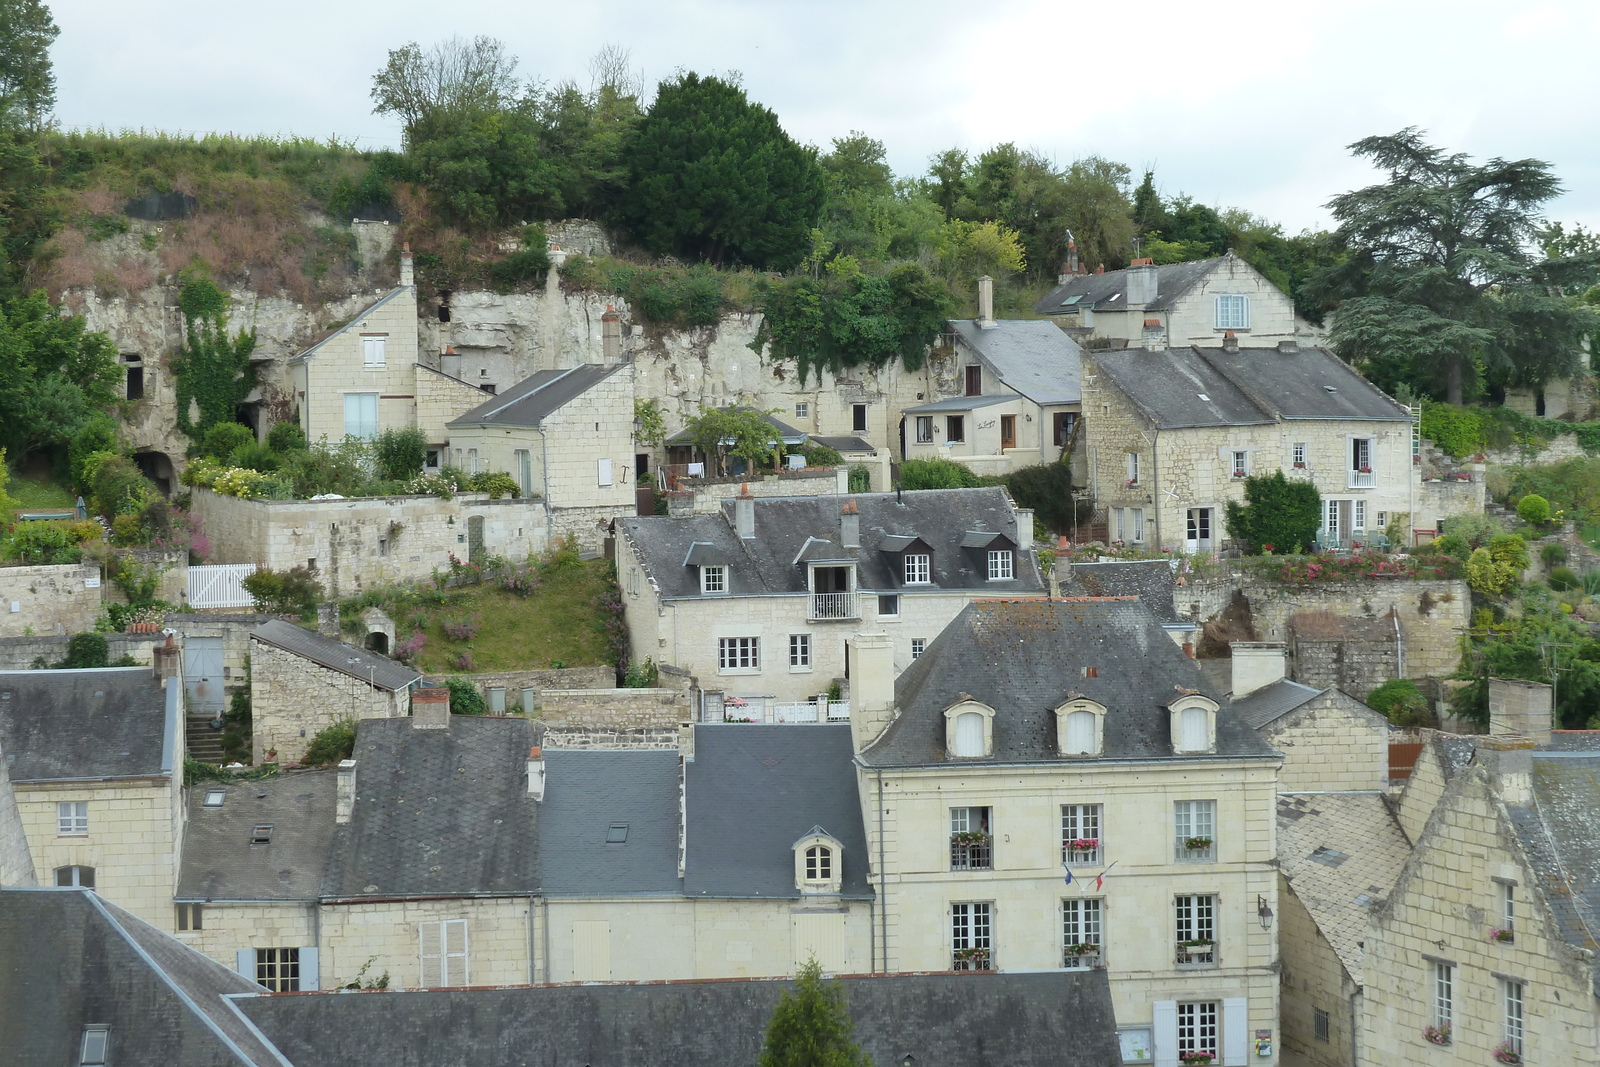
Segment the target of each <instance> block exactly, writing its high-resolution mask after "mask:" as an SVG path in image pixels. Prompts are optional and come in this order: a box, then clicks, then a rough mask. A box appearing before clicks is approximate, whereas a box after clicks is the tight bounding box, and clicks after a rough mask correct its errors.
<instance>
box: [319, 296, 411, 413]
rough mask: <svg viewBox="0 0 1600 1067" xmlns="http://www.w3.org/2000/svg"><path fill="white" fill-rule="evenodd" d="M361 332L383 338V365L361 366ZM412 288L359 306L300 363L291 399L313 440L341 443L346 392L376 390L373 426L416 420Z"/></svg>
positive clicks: (373, 391)
mask: <svg viewBox="0 0 1600 1067" xmlns="http://www.w3.org/2000/svg"><path fill="white" fill-rule="evenodd" d="M364 335H378V336H382V337H383V338H384V340H385V344H384V364H383V366H382V367H367V366H364V365H363V359H364V356H363V344H362V338H363V336H364ZM416 363H417V290H416V287H415V286H405V287H402V288H401V289H400V290H398V291H397V293H396V295H395V296H394V297H393V298H392V299H391V300H389V302H388V303H386V304H384V305H383V306H382V307H379V308H376V309H373V310H363V311H362V312H360V313H358V314H357V315H356V316H355V317H354V319H353V320H352V321H351V322H350V324H349V325H348V326H347V327H345V328H344V329H343V330H342V331H341V332H339V333H337V334H335V335H334V336H332V337H330V338H328V339H327V340H326V341H325V342H323V344H322V346H321V347H319V348H318V349H317V350H316V351H315V352H313V353H312V354H311V355H310V356H308V357H307V358H306V359H305V360H304V361H303V362H302V363H300V364H297V365H296V366H297V367H298V368H299V376H300V380H299V381H297V382H296V383H295V396H294V402H295V404H296V405H297V406H298V407H299V409H300V425H301V427H302V428H303V429H304V430H305V431H306V437H308V438H309V439H310V440H312V441H318V440H321V439H323V438H326V439H328V440H329V441H342V440H343V439H344V436H345V422H344V398H345V394H347V393H376V394H378V429H379V430H388V429H405V428H406V427H409V426H415V425H416V422H417V388H416V386H417V371H416Z"/></svg>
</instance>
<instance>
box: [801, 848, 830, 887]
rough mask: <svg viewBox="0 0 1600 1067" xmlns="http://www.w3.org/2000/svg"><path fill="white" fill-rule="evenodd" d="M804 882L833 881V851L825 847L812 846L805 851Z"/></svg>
mask: <svg viewBox="0 0 1600 1067" xmlns="http://www.w3.org/2000/svg"><path fill="white" fill-rule="evenodd" d="M806 881H808V882H831V881H833V849H831V848H829V847H828V846H827V845H812V846H810V847H809V848H807V849H806Z"/></svg>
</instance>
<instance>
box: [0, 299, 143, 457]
mask: <svg viewBox="0 0 1600 1067" xmlns="http://www.w3.org/2000/svg"><path fill="white" fill-rule="evenodd" d="M122 375H123V372H122V368H121V367H119V366H118V365H117V353H116V349H115V348H114V347H113V346H112V344H111V342H110V341H109V340H108V339H107V338H106V335H105V334H103V333H93V332H91V331H89V330H88V329H87V328H86V327H85V325H84V321H83V319H82V317H81V316H77V315H68V314H63V313H62V312H61V310H60V309H59V308H56V307H54V306H52V305H51V304H50V302H49V301H48V300H47V299H46V298H45V295H44V293H42V292H35V293H32V294H29V295H28V296H25V297H18V298H16V299H13V300H10V301H8V302H6V304H5V305H4V306H3V308H0V448H6V449H9V450H10V452H11V456H12V459H14V460H16V459H21V458H22V457H23V456H24V455H25V454H26V453H28V452H31V451H35V450H39V449H46V448H57V449H63V450H64V449H65V447H66V445H67V443H68V442H69V441H70V440H72V438H73V435H74V434H76V433H77V432H78V431H79V429H80V428H82V427H83V426H84V425H85V424H86V423H88V422H89V421H91V420H92V419H94V418H95V417H96V416H97V415H99V414H100V413H101V412H103V411H104V410H106V409H109V408H115V407H116V405H117V404H118V403H120V400H121V398H120V397H119V396H118V395H117V385H118V383H120V382H121V380H122Z"/></svg>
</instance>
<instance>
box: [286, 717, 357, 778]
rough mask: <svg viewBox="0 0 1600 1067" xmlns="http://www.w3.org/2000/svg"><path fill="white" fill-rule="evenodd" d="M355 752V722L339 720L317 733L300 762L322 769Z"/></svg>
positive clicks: (345, 758) (347, 757) (352, 720)
mask: <svg viewBox="0 0 1600 1067" xmlns="http://www.w3.org/2000/svg"><path fill="white" fill-rule="evenodd" d="M355 750H356V721H355V720H354V719H339V720H337V721H335V722H333V723H332V724H330V725H328V726H325V727H323V728H322V729H321V730H318V731H317V735H316V736H315V737H313V738H312V739H311V743H310V744H309V745H307V746H306V754H305V755H304V756H302V757H300V762H301V763H302V764H304V765H305V766H307V767H323V766H326V765H327V764H330V763H339V762H340V761H342V760H347V759H349V758H350V757H351V755H353V754H354V753H355Z"/></svg>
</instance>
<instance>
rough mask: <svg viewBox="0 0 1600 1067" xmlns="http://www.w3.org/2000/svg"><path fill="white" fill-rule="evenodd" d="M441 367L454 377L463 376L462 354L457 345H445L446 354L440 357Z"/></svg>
mask: <svg viewBox="0 0 1600 1067" xmlns="http://www.w3.org/2000/svg"><path fill="white" fill-rule="evenodd" d="M439 369H440V370H442V371H444V372H445V373H446V374H448V375H450V377H452V378H459V377H461V355H460V353H458V352H457V351H456V346H455V345H445V348H444V355H442V356H440V357H439Z"/></svg>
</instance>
